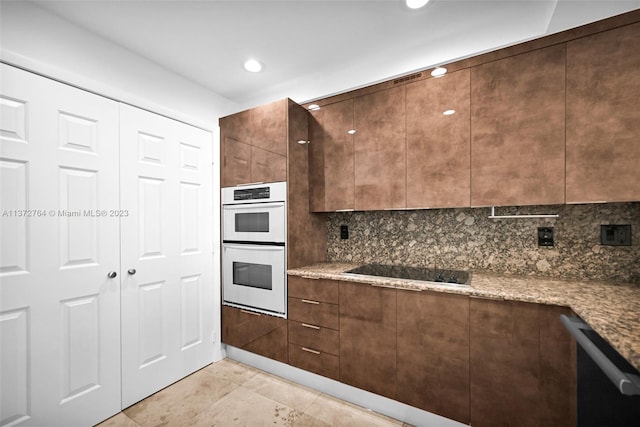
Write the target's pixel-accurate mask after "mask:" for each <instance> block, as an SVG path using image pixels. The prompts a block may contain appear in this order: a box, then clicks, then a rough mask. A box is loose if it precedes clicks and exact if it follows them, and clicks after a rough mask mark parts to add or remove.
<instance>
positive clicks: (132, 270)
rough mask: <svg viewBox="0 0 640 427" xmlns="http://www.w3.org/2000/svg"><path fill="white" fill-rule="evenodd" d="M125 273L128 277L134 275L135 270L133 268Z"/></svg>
mask: <svg viewBox="0 0 640 427" xmlns="http://www.w3.org/2000/svg"><path fill="white" fill-rule="evenodd" d="M127 273H129V274H130V275H132V276H133V275H134V274H136V269H135V268H130V269H129V270H127Z"/></svg>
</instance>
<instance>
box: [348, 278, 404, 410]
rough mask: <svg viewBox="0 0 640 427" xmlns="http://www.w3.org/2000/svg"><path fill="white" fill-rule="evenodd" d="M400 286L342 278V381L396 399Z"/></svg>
mask: <svg viewBox="0 0 640 427" xmlns="http://www.w3.org/2000/svg"><path fill="white" fill-rule="evenodd" d="M396 330H397V328H396V290H395V289H391V288H383V287H376V286H371V285H367V284H358V283H349V282H340V381H342V382H343V383H346V384H349V385H352V386H355V387H358V388H361V389H363V390H367V391H370V392H373V393H377V394H380V395H382V396H386V397H390V398H392V399H395V398H396V396H397V390H396Z"/></svg>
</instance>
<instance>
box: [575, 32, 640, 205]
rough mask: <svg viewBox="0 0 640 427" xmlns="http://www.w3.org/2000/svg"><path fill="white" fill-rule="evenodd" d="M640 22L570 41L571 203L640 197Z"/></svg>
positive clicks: (615, 200)
mask: <svg viewBox="0 0 640 427" xmlns="http://www.w3.org/2000/svg"><path fill="white" fill-rule="evenodd" d="M638 34H640V23H636V24H632V25H628V26H625V27H621V28H616V29H613V30H610V31H605V32H602V33H598V34H595V35H592V36H589V37H585V38H582V39H578V40H574V41H571V42H569V43H568V44H567V166H566V167H567V203H589V202H600V201H607V202H624V201H637V200H640V185H638V183H639V182H640V168H639V167H638V165H640V146H639V145H638V135H640V120H639V117H638V99H639V98H640V72H639V70H640V55H639V54H638Z"/></svg>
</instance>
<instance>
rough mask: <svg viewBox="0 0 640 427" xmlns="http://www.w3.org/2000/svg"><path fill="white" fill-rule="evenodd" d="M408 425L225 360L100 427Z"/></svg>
mask: <svg viewBox="0 0 640 427" xmlns="http://www.w3.org/2000/svg"><path fill="white" fill-rule="evenodd" d="M137 426H142V427H147V426H149V427H150V426H207V427H213V426H221V427H226V426H251V427H254V426H255V427H259V426H309V427H326V426H332V427H333V426H349V427H358V426H362V427H365V426H366V427H376V426H380V427H384V426H407V424H403V423H402V422H401V421H398V420H394V419H393V418H389V417H386V416H383V415H380V414H377V413H375V412H372V411H370V410H367V409H365V408H362V407H359V406H356V405H352V404H350V403H347V402H344V401H342V400H339V399H336V398H334V397H331V396H328V395H326V394H323V393H320V392H318V391H315V390H312V389H309V388H306V387H303V386H301V385H298V384H295V383H292V382H290V381H287V380H285V379H283V378H280V377H277V376H274V375H271V374H268V373H266V372H263V371H260V370H258V369H255V368H253V367H250V366H247V365H244V364H242V363H239V362H236V361H233V360H230V359H224V360H222V361H220V362H217V363H214V364H211V365H209V366H207V367H205V368H203V369H201V370H199V371H198V372H195V373H194V374H192V375H189V376H188V377H186V378H184V379H182V380H181V381H178V382H177V383H175V384H173V385H171V386H169V387H167V388H165V389H163V390H161V391H159V392H157V393H156V394H154V395H151V396H149V397H148V398H146V399H144V400H142V401H140V402H138V403H136V404H135V405H133V406H130V407H129V408H127V409H125V410H124V411H123V412H120V413H119V414H117V415H115V416H113V417H111V418H109V419H108V420H106V421H104V422H103V423H101V424H98V427H137Z"/></svg>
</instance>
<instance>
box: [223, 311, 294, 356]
mask: <svg viewBox="0 0 640 427" xmlns="http://www.w3.org/2000/svg"><path fill="white" fill-rule="evenodd" d="M222 342H224V343H226V344H229V345H232V346H234V347H238V348H241V349H244V350H247V351H250V352H252V353H256V354H260V355H262V356H265V357H268V358H270V359H274V360H277V361H279V362H283V363H287V361H288V356H287V321H286V319H282V318H280V317H274V316H269V315H267V314H260V313H255V312H252V311H247V310H242V309H239V308H235V307H229V306H226V305H223V306H222Z"/></svg>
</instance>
